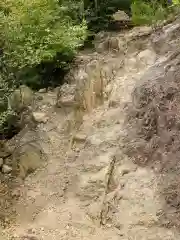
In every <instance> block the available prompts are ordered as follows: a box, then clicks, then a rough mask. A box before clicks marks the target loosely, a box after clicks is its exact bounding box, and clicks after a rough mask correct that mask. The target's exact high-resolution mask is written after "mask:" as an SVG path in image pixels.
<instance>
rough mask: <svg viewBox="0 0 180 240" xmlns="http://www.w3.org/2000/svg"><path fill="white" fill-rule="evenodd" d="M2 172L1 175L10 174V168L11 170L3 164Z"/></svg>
mask: <svg viewBox="0 0 180 240" xmlns="http://www.w3.org/2000/svg"><path fill="white" fill-rule="evenodd" d="M2 172H3V173H10V172H12V168H11V167H10V166H8V165H6V164H4V165H3V166H2Z"/></svg>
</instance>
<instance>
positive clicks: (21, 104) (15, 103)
mask: <svg viewBox="0 0 180 240" xmlns="http://www.w3.org/2000/svg"><path fill="white" fill-rule="evenodd" d="M33 98H34V95H33V91H32V90H31V89H30V88H29V87H27V86H25V85H21V86H20V87H19V88H18V89H16V90H15V91H14V92H13V93H12V94H11V95H10V97H9V104H10V107H11V108H12V109H13V110H14V111H15V112H21V111H22V110H24V109H26V108H27V107H28V106H30V105H31V104H32V101H33Z"/></svg>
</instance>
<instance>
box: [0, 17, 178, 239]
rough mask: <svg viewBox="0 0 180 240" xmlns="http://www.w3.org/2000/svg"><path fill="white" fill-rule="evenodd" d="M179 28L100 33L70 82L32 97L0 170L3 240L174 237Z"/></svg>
mask: <svg viewBox="0 0 180 240" xmlns="http://www.w3.org/2000/svg"><path fill="white" fill-rule="evenodd" d="M179 30H180V21H179V20H176V21H175V22H173V23H172V24H169V25H165V26H164V27H162V28H161V29H160V30H153V29H152V28H151V27H139V28H133V29H132V30H130V31H123V32H120V33H119V34H117V33H113V34H112V33H101V34H99V35H98V36H97V38H96V40H95V50H96V51H94V52H93V51H87V50H86V51H83V52H81V53H80V54H79V56H78V57H77V59H76V61H75V63H74V68H72V72H71V73H70V74H69V76H68V79H67V80H68V82H69V83H68V84H65V85H63V86H62V87H61V88H57V89H55V90H52V91H48V92H46V93H45V92H44V90H41V91H40V92H39V93H37V94H36V98H35V99H36V100H35V103H36V104H35V106H36V109H35V113H34V115H33V116H34V119H35V120H36V124H35V125H33V126H31V127H29V128H27V129H26V131H25V130H24V132H21V133H20V134H19V136H17V137H16V142H17V144H18V146H19V147H18V151H15V153H14V152H13V153H12V151H11V155H10V156H11V160H10V163H13V164H14V163H15V165H13V164H12V166H9V163H8V162H7V163H6V162H5V163H2V166H3V167H2V176H3V177H2V179H3V181H2V183H1V189H2V191H1V189H0V193H1V194H2V198H1V199H2V201H1V202H2V204H1V206H2V208H1V216H2V218H3V219H2V220H3V221H2V223H3V225H2V227H4V228H3V229H2V235H3V236H4V238H5V237H6V238H7V239H35V240H36V239H38V240H40V239H43V240H49V239H54V240H56V239H58V240H59V239H62V240H70V239H74V240H75V239H76V240H80V239H81V240H98V239H101V240H107V239H108V240H109V239H112V240H117V239H118V240H120V239H122V240H130V239H131V240H135V239H138V240H144V239H149V240H157V239H158V240H161V239H162V240H178V239H179V238H180V232H179V221H180V219H179V217H180V216H179V163H178V153H179V147H178V145H179V144H178V143H179V110H178V109H179V77H180V76H179V75H180V74H179V73H180V72H179V60H180V52H179V50H178V49H179V41H180V36H179V33H180V31H179ZM14 141H15V139H14ZM8 147H9V148H10V147H11V144H10V143H9V145H8ZM10 156H8V158H9V157H10ZM34 160H35V161H34ZM3 161H4V160H3ZM5 165H6V166H8V167H11V170H12V172H11V171H10V172H4V170H3V169H4V166H5ZM14 169H17V171H15V174H13V172H14V171H13V170H14ZM10 177H11V178H13V179H11V180H12V181H11V186H10V188H8V187H7V184H8V182H9V181H8V180H7V179H9V178H10ZM22 179H25V180H22ZM7 203H8V204H7Z"/></svg>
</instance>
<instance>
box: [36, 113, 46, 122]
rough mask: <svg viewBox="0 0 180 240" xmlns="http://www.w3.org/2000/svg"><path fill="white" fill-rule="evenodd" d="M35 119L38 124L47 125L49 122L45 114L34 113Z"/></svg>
mask: <svg viewBox="0 0 180 240" xmlns="http://www.w3.org/2000/svg"><path fill="white" fill-rule="evenodd" d="M33 117H34V120H35V121H36V122H37V123H46V122H47V121H48V117H47V115H46V113H43V112H33Z"/></svg>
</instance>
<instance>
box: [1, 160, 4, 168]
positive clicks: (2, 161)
mask: <svg viewBox="0 0 180 240" xmlns="http://www.w3.org/2000/svg"><path fill="white" fill-rule="evenodd" d="M3 163H4V160H3V158H0V168H1V167H2V165H3Z"/></svg>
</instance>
